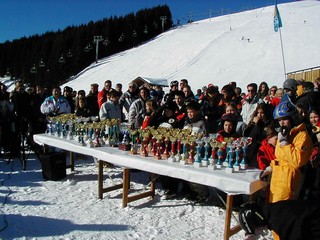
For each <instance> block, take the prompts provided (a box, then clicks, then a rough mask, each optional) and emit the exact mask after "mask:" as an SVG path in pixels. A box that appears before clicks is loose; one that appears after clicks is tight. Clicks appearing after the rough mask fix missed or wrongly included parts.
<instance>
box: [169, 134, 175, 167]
mask: <svg viewBox="0 0 320 240" xmlns="http://www.w3.org/2000/svg"><path fill="white" fill-rule="evenodd" d="M170 141H171V151H170V157H169V158H168V162H171V163H172V162H176V161H177V159H176V141H177V139H176V138H175V137H170Z"/></svg>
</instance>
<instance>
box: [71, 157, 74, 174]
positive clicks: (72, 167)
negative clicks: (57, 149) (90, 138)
mask: <svg viewBox="0 0 320 240" xmlns="http://www.w3.org/2000/svg"><path fill="white" fill-rule="evenodd" d="M70 168H71V171H72V172H73V171H74V153H73V152H70Z"/></svg>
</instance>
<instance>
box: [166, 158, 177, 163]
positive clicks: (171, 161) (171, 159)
mask: <svg viewBox="0 0 320 240" xmlns="http://www.w3.org/2000/svg"><path fill="white" fill-rule="evenodd" d="M168 162H169V163H174V162H177V159H176V158H175V157H169V158H168Z"/></svg>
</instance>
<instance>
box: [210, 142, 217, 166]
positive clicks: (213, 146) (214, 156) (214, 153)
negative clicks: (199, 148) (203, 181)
mask: <svg viewBox="0 0 320 240" xmlns="http://www.w3.org/2000/svg"><path fill="white" fill-rule="evenodd" d="M218 144H219V143H218V142H216V141H213V142H210V145H211V156H210V158H209V168H210V169H212V170H215V169H216V168H217V167H216V163H217V161H218V159H217V148H218Z"/></svg>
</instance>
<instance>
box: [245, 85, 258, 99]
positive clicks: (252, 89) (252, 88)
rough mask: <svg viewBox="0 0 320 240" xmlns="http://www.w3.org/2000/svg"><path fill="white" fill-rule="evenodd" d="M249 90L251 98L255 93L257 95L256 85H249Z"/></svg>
mask: <svg viewBox="0 0 320 240" xmlns="http://www.w3.org/2000/svg"><path fill="white" fill-rule="evenodd" d="M247 91H248V97H249V98H252V97H254V95H256V93H257V90H256V89H255V88H254V87H248V88H247Z"/></svg>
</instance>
